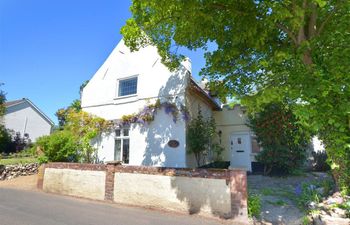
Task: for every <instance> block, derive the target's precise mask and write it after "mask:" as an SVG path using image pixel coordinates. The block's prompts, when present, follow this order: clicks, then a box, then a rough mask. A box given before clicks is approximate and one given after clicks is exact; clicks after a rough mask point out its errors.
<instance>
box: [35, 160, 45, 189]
mask: <svg viewBox="0 0 350 225" xmlns="http://www.w3.org/2000/svg"><path fill="white" fill-rule="evenodd" d="M44 174H45V164H42V165H41V166H40V167H39V168H38V180H37V183H36V187H37V188H38V189H40V190H42V189H43V186H44Z"/></svg>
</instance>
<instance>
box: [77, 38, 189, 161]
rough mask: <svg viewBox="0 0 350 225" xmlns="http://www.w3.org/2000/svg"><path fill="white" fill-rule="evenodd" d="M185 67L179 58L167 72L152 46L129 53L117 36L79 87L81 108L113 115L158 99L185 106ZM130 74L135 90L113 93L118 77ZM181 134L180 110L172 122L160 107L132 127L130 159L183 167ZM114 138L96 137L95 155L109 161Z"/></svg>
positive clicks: (117, 116) (112, 117) (136, 109)
mask: <svg viewBox="0 0 350 225" xmlns="http://www.w3.org/2000/svg"><path fill="white" fill-rule="evenodd" d="M190 71H191V64H190V62H189V61H184V62H183V63H182V66H181V67H180V69H179V70H178V71H175V72H171V71H169V70H168V68H167V67H166V66H164V65H163V64H162V63H161V61H160V56H159V55H158V53H157V49H156V48H155V47H152V46H149V47H146V48H143V49H141V50H140V51H138V52H130V51H129V49H128V48H127V47H126V46H125V45H124V42H123V41H121V42H120V43H119V44H118V45H117V47H116V48H115V49H114V50H113V52H112V53H111V54H110V56H109V57H108V58H107V60H106V61H105V62H104V64H103V65H102V66H101V68H100V69H99V70H98V71H97V72H96V74H95V75H94V77H93V78H92V79H91V80H90V82H89V83H88V84H87V85H86V87H85V88H84V90H83V93H82V108H83V110H84V111H86V112H88V113H91V114H94V115H97V116H99V117H102V118H104V119H107V120H116V119H121V118H122V116H123V115H129V114H132V113H138V112H139V111H140V110H142V109H143V108H144V107H145V106H146V105H147V104H149V103H154V102H155V101H156V100H157V99H158V98H159V99H160V100H161V102H172V103H175V104H176V105H177V106H178V107H179V106H180V105H185V104H186V103H185V90H186V87H187V82H188V76H189V72H190ZM131 76H137V77H138V81H137V94H136V95H131V96H126V97H118V96H117V93H118V82H119V80H120V79H124V78H128V77H131ZM179 108H180V107H179ZM185 135H186V132H185V122H184V121H183V120H181V115H179V120H178V121H177V123H174V122H173V118H172V116H171V115H167V114H165V113H164V109H161V110H159V111H158V113H157V115H156V117H155V120H154V121H152V122H151V123H150V124H149V125H137V124H136V125H132V126H131V129H130V133H129V136H130V162H129V164H131V165H148V166H169V167H185V166H186V162H185V161H186V152H185V149H186V147H185V146H186V138H185ZM114 138H115V137H114V133H111V134H104V135H103V137H102V138H99V139H96V140H95V143H94V145H95V147H97V148H98V158H99V160H101V161H104V162H106V161H111V160H114ZM171 139H174V140H178V141H179V143H180V146H178V147H177V148H170V147H169V146H168V145H167V143H168V141H169V140H171Z"/></svg>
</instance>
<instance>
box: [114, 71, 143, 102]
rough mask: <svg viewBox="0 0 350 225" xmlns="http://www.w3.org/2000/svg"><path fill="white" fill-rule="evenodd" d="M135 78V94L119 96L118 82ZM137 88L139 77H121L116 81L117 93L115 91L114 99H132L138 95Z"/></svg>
mask: <svg viewBox="0 0 350 225" xmlns="http://www.w3.org/2000/svg"><path fill="white" fill-rule="evenodd" d="M133 78H136V79H137V84H136V93H135V94H130V95H122V96H119V92H120V82H121V81H124V80H129V79H133ZM138 87H139V75H138V74H137V75H133V76H129V77H123V78H120V79H117V91H116V98H117V99H120V98H129V97H134V96H137V94H138Z"/></svg>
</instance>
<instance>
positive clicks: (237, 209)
mask: <svg viewBox="0 0 350 225" xmlns="http://www.w3.org/2000/svg"><path fill="white" fill-rule="evenodd" d="M229 181H230V192H231V217H232V219H234V220H235V221H240V222H243V223H248V208H247V200H248V193H247V172H246V171H244V170H230V171H229Z"/></svg>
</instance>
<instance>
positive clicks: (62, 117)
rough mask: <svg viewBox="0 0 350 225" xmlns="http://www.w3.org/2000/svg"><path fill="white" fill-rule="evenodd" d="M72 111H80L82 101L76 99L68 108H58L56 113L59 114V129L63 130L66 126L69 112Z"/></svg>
mask: <svg viewBox="0 0 350 225" xmlns="http://www.w3.org/2000/svg"><path fill="white" fill-rule="evenodd" d="M70 111H75V112H80V111H81V101H80V100H78V99H76V100H74V101H73V102H72V103H71V104H70V106H68V107H67V108H61V109H58V110H57V111H56V113H55V115H56V116H57V120H58V127H59V129H61V130H62V129H63V128H64V126H65V124H66V122H67V116H68V113H69V112H70Z"/></svg>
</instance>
